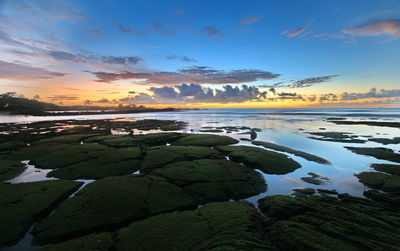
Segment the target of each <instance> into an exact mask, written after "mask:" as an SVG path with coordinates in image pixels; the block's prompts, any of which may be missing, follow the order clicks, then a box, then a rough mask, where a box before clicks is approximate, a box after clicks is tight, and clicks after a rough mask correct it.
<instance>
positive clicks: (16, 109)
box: [0, 93, 59, 115]
mask: <svg viewBox="0 0 400 251" xmlns="http://www.w3.org/2000/svg"><path fill="white" fill-rule="evenodd" d="M54 109H56V110H57V109H59V106H58V105H55V104H51V103H46V102H40V101H38V100H34V99H27V98H23V97H18V96H16V95H15V94H14V93H4V94H0V111H5V112H9V113H13V114H29V115H42V114H43V113H44V112H45V111H49V110H54Z"/></svg>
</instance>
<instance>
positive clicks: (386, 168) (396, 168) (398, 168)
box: [371, 164, 400, 175]
mask: <svg viewBox="0 0 400 251" xmlns="http://www.w3.org/2000/svg"><path fill="white" fill-rule="evenodd" d="M371 167H372V168H373V169H375V170H376V171H380V172H384V173H388V174H392V175H400V165H392V164H371Z"/></svg>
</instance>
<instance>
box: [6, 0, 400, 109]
mask: <svg viewBox="0 0 400 251" xmlns="http://www.w3.org/2000/svg"><path fill="white" fill-rule="evenodd" d="M399 79H400V1H399V0H380V1H375V0H347V1H346V0H330V1H323V0H319V1H317V0H301V1H300V0H292V1H289V0H281V1H272V0H271V1H267V0H264V1H260V0H254V1H248V0H247V1H246V0H234V1H232V0H229V1H228V0H218V1H215V0H214V1H207V0H202V1H191V0H170V1H164V0H158V1H156V0H153V1H140V0H135V1H128V0H126V1H122V0H120V1H119V0H80V1H78V0H68V1H57V0H30V1H24V0H0V93H6V92H15V93H17V94H18V95H23V96H24V97H26V98H33V97H36V98H38V97H40V100H41V101H45V102H52V103H55V104H62V105H83V104H84V105H96V106H98V105H100V106H115V105H119V104H123V105H127V104H136V105H145V106H149V107H188V108H192V107H193V108H194V107H199V108H207V107H209V108H217V107H218V108H223V107H266V108H285V107H400V81H399Z"/></svg>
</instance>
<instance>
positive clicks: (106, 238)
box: [39, 232, 134, 251]
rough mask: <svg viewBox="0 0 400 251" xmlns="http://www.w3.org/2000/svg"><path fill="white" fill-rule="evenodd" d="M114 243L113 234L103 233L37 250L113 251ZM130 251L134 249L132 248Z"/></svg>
mask: <svg viewBox="0 0 400 251" xmlns="http://www.w3.org/2000/svg"><path fill="white" fill-rule="evenodd" d="M114 248H115V243H114V240H113V234H112V233H110V232H103V233H98V234H91V235H87V236H84V237H80V238H76V239H72V240H69V241H65V242H61V243H59V244H55V245H50V246H47V247H44V248H41V249H39V250H41V251H60V250H71V251H72V250H92V251H96V250H97V251H107V250H113V249H114ZM131 249H134V247H132V248H131Z"/></svg>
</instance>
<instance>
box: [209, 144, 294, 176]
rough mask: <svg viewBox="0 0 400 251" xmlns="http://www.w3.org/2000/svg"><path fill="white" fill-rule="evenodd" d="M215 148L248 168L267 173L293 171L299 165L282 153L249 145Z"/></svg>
mask: <svg viewBox="0 0 400 251" xmlns="http://www.w3.org/2000/svg"><path fill="white" fill-rule="evenodd" d="M215 149H217V150H219V151H221V152H223V153H224V154H227V155H228V156H229V158H230V159H231V160H233V161H236V162H241V163H243V164H245V165H246V166H248V167H250V168H255V169H259V170H261V171H262V172H264V173H267V174H286V173H290V172H293V171H294V170H296V169H297V168H300V167H301V165H300V164H299V163H297V162H296V161H294V160H292V159H291V158H289V157H287V156H286V155H284V154H280V153H276V152H272V151H267V150H264V149H260V148H258V147H251V146H219V147H215Z"/></svg>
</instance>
